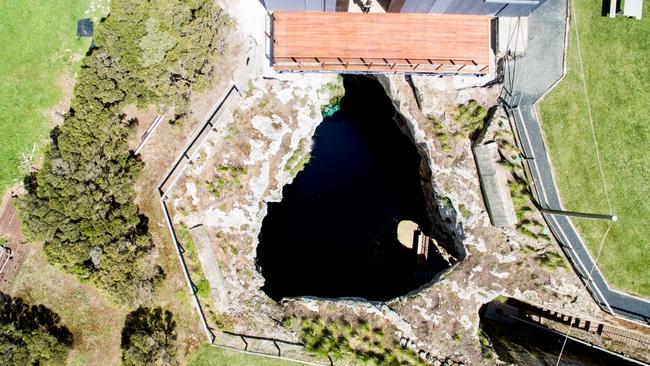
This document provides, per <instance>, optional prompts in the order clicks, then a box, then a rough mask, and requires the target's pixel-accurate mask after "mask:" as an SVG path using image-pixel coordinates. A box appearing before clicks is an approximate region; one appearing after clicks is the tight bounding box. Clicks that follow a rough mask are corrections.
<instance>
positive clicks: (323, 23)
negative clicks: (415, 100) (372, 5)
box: [272, 12, 490, 73]
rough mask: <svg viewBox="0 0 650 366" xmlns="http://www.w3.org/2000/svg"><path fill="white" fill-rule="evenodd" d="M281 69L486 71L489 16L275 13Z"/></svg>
mask: <svg viewBox="0 0 650 366" xmlns="http://www.w3.org/2000/svg"><path fill="white" fill-rule="evenodd" d="M273 18H274V21H273V32H272V33H273V34H272V37H273V61H274V66H275V68H276V69H279V70H286V69H289V70H293V71H300V70H318V69H322V70H323V71H343V70H349V71H391V70H393V71H413V72H464V73H485V72H487V66H488V64H489V43H490V42H489V37H490V35H489V34H490V32H489V18H488V17H485V16H474V15H448V14H444V15H442V14H401V13H399V14H397V13H388V14H359V13H326V12H322V13H305V12H275V13H273Z"/></svg>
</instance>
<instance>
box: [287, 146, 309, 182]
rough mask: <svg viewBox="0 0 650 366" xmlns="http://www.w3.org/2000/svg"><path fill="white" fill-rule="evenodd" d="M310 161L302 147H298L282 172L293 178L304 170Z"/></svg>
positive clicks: (307, 153)
mask: <svg viewBox="0 0 650 366" xmlns="http://www.w3.org/2000/svg"><path fill="white" fill-rule="evenodd" d="M310 160H311V154H310V153H309V152H307V151H305V150H304V149H303V148H302V146H299V147H298V148H297V149H296V150H294V152H293V154H291V156H290V157H289V160H287V164H286V165H285V166H284V171H285V172H287V173H289V175H291V176H292V177H295V176H296V175H297V174H298V172H300V171H301V170H303V169H305V166H306V165H307V164H309V161H310Z"/></svg>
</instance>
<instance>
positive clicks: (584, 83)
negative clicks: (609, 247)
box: [570, 1, 612, 214]
mask: <svg viewBox="0 0 650 366" xmlns="http://www.w3.org/2000/svg"><path fill="white" fill-rule="evenodd" d="M570 3H571V11H572V13H573V23H574V29H575V33H576V45H577V48H578V59H579V61H580V74H581V75H582V87H583V89H584V90H585V100H586V101H587V112H588V113H589V125H590V126H591V136H592V138H593V140H594V145H595V146H596V160H597V161H598V169H599V170H600V178H601V179H602V181H603V187H604V188H605V199H606V200H607V207H608V208H609V213H610V214H612V204H611V202H610V200H609V193H608V191H607V182H606V181H605V172H604V171H603V162H602V161H601V160H600V148H599V147H598V141H597V140H596V130H595V129H594V120H593V117H592V114H591V104H590V102H589V93H588V91H587V81H586V79H587V76H586V75H585V68H584V64H583V62H582V51H581V50H580V32H579V31H578V13H577V12H576V11H575V4H574V1H570Z"/></svg>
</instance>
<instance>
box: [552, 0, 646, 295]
mask: <svg viewBox="0 0 650 366" xmlns="http://www.w3.org/2000/svg"><path fill="white" fill-rule="evenodd" d="M600 5H601V3H600V2H598V1H596V0H587V1H580V2H575V3H574V4H573V7H574V8H575V11H576V13H575V14H571V16H572V18H571V22H570V29H569V47H568V53H567V67H568V70H567V76H566V78H565V79H564V80H563V81H562V82H561V83H560V84H559V85H558V87H557V88H555V89H554V90H553V91H552V92H551V93H550V94H549V95H548V96H546V97H545V98H544V101H543V102H542V103H541V104H540V114H541V119H542V128H543V131H544V134H545V140H546V142H547V146H548V149H549V154H550V157H551V160H552V163H553V172H554V174H555V178H556V179H557V185H558V187H559V190H560V194H561V196H562V203H563V205H564V207H565V208H566V209H567V210H570V211H578V212H594V213H608V212H609V207H608V205H607V198H606V196H605V187H604V185H603V181H602V178H601V175H600V169H599V165H598V160H597V157H596V151H595V148H596V146H595V144H594V138H593V135H592V130H591V124H590V120H589V115H590V113H589V111H588V108H587V102H586V96H585V90H584V86H583V75H582V72H581V66H580V58H579V56H578V48H577V47H578V44H577V39H576V29H575V23H574V21H573V19H574V17H577V19H578V26H579V27H578V31H579V34H580V47H581V49H580V51H581V55H582V63H583V66H584V82H585V83H586V89H587V91H588V96H589V104H590V106H591V116H592V117H593V127H594V130H595V136H596V141H597V142H598V147H599V151H600V158H601V159H602V168H603V172H604V176H605V181H606V184H607V188H608V194H609V200H610V202H611V205H612V211H613V213H614V214H615V215H616V216H618V221H617V222H616V223H613V224H612V227H611V230H610V232H609V234H608V235H607V238H606V240H605V242H604V245H603V248H602V252H601V255H600V258H599V259H598V267H599V268H600V269H601V271H602V272H603V275H604V276H605V278H606V279H607V281H608V282H609V283H610V284H611V285H612V286H613V287H616V288H618V289H620V290H624V291H628V292H631V293H634V294H638V295H641V296H644V297H649V298H650V266H648V263H650V250H648V237H650V225H648V217H650V204H649V201H648V197H650V184H648V182H650V165H649V164H648V162H649V161H650V149H648V136H650V114H649V113H648V101H649V100H650V64H649V63H648V61H647V58H648V37H647V35H648V34H650V22H648V21H647V20H643V21H637V20H630V19H627V18H625V17H620V18H615V19H610V18H606V17H603V16H601V14H600ZM643 12H644V13H645V14H650V2H648V1H645V2H644V4H643ZM603 45H607V46H606V47H603ZM612 65H615V68H614V67H613V66H612ZM573 222H574V223H575V225H576V226H577V228H578V231H579V232H580V235H581V236H582V237H583V239H584V240H585V242H586V244H587V247H588V248H589V250H590V251H591V253H592V255H593V256H594V257H595V256H596V254H597V253H598V250H599V247H600V243H601V240H602V238H603V236H604V234H605V231H606V230H607V227H608V223H607V222H603V221H596V220H580V219H574V220H573Z"/></svg>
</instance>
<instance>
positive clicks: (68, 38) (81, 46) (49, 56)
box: [0, 0, 106, 194]
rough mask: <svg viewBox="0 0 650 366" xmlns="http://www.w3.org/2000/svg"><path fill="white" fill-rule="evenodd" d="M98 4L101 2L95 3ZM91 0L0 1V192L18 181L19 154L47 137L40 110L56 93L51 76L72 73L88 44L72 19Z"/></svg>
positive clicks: (47, 125)
mask: <svg viewBox="0 0 650 366" xmlns="http://www.w3.org/2000/svg"><path fill="white" fill-rule="evenodd" d="M96 2H98V3H103V2H106V1H105V0H101V1H96ZM90 4H91V0H3V1H0V44H1V45H2V52H0V133H1V136H2V140H1V142H0V194H1V193H2V191H4V190H5V189H6V188H7V186H8V185H9V184H11V183H12V182H14V181H16V180H19V179H20V173H19V171H18V165H19V162H20V159H21V157H22V153H29V152H30V151H31V149H32V145H33V144H34V143H36V144H37V147H41V146H43V144H44V143H45V142H46V141H47V136H48V132H49V130H50V127H51V126H50V123H49V121H47V119H46V117H45V115H44V111H45V110H46V109H47V108H49V107H52V106H54V105H55V104H56V103H57V102H58V101H59V100H60V98H61V97H62V95H63V94H62V93H61V91H60V90H59V88H58V85H57V76H58V75H61V74H63V73H70V74H72V73H74V71H75V70H76V68H77V67H78V65H79V61H80V60H81V56H82V55H83V54H84V53H85V51H86V49H87V48H88V46H89V44H90V41H89V40H88V39H82V40H77V37H76V34H75V33H76V21H77V19H79V18H83V17H87V16H88V15H85V14H84V12H85V11H86V10H87V9H88V8H89V5H90Z"/></svg>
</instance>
